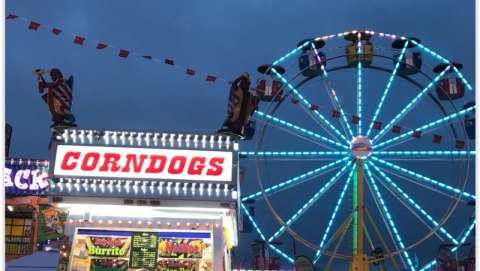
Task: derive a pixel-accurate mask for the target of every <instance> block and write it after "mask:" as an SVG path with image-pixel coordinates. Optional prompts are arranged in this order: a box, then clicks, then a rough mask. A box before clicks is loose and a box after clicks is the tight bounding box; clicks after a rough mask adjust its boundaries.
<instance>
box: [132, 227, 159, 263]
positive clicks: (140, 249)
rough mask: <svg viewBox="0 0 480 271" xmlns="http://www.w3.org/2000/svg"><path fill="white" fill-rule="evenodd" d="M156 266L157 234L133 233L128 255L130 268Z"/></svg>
mask: <svg viewBox="0 0 480 271" xmlns="http://www.w3.org/2000/svg"><path fill="white" fill-rule="evenodd" d="M156 264H157V234H156V233H152V232H150V233H149V232H134V233H133V235H132V250H131V253H130V267H131V268H154V267H155V266H156Z"/></svg>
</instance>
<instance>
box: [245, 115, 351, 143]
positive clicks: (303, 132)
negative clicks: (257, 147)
mask: <svg viewBox="0 0 480 271" xmlns="http://www.w3.org/2000/svg"><path fill="white" fill-rule="evenodd" d="M254 116H255V119H257V120H260V121H265V122H266V123H270V124H272V125H274V126H276V127H279V128H283V129H285V130H287V131H290V132H293V133H294V134H296V135H299V136H300V137H302V138H304V137H306V138H309V139H312V140H314V141H315V142H318V143H328V144H329V145H332V146H335V147H340V148H343V149H348V146H347V145H343V144H340V143H339V142H336V141H334V140H331V139H329V138H326V137H324V136H321V135H319V134H317V133H314V132H312V131H309V130H307V129H305V128H302V127H299V126H297V125H295V124H292V123H290V122H287V121H284V120H282V119H279V118H277V117H274V116H271V115H269V114H265V113H263V112H261V111H255V112H254Z"/></svg>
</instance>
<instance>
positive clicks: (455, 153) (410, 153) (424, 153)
mask: <svg viewBox="0 0 480 271" xmlns="http://www.w3.org/2000/svg"><path fill="white" fill-rule="evenodd" d="M374 154H375V156H408V157H413V156H451V158H454V157H455V156H475V155H476V151H376V152H374Z"/></svg>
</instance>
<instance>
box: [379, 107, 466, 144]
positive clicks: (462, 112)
mask: <svg viewBox="0 0 480 271" xmlns="http://www.w3.org/2000/svg"><path fill="white" fill-rule="evenodd" d="M473 110H475V105H474V106H471V107H469V108H465V109H463V110H460V111H458V112H456V113H453V114H450V115H448V116H445V117H443V118H441V119H438V120H435V121H432V122H429V123H427V124H424V125H422V126H420V127H419V128H417V129H414V130H412V131H410V132H406V133H403V134H401V135H399V136H396V137H393V138H391V139H388V140H385V141H383V142H382V143H379V144H377V145H374V146H373V147H374V148H380V147H384V146H386V145H387V144H391V143H393V142H395V141H398V140H400V139H403V138H406V137H410V136H412V135H413V133H414V132H415V131H421V132H425V131H427V130H428V129H432V128H434V127H436V126H440V125H442V124H448V123H449V122H450V121H451V120H453V119H455V118H458V117H460V116H463V115H465V114H467V113H468V112H471V111H473Z"/></svg>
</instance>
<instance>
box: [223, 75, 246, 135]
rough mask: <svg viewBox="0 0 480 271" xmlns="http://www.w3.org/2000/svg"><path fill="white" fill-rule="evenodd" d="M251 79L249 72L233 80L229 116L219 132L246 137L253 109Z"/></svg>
mask: <svg viewBox="0 0 480 271" xmlns="http://www.w3.org/2000/svg"><path fill="white" fill-rule="evenodd" d="M249 90H250V79H249V75H248V73H247V72H244V73H243V74H242V75H241V76H240V77H238V78H237V79H235V80H234V81H233V82H232V85H231V87H230V95H229V98H228V110H227V117H226V118H225V121H224V122H223V125H222V128H221V129H220V130H219V131H218V132H219V133H225V134H233V135H236V136H239V137H244V132H245V126H246V125H247V123H248V121H249V119H250V115H251V113H252V112H253V111H252V102H251V97H252V95H251V93H250V91H249Z"/></svg>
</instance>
